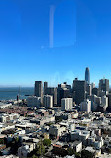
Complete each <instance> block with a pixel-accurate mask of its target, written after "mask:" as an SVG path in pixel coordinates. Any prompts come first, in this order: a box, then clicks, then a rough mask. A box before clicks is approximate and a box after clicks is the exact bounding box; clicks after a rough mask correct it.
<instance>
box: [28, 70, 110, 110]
mask: <svg viewBox="0 0 111 158" xmlns="http://www.w3.org/2000/svg"><path fill="white" fill-rule="evenodd" d="M28 105H29V106H32V107H33V105H36V106H37V107H41V106H44V107H47V108H52V107H61V109H64V110H72V108H73V107H78V108H79V109H80V110H81V111H87V112H91V111H106V110H110V107H111V94H110V92H109V80H108V79H105V78H103V79H100V80H99V85H98V87H95V83H90V71H89V68H88V67H86V70H85V79H84V80H78V78H75V79H74V80H73V83H72V86H71V85H69V84H67V82H64V83H61V84H58V87H49V86H48V82H44V86H43V82H42V81H35V92H34V96H31V97H29V98H28Z"/></svg>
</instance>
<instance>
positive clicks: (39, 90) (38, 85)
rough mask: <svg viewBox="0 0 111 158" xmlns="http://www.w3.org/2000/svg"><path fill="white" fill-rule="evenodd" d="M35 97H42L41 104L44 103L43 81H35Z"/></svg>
mask: <svg viewBox="0 0 111 158" xmlns="http://www.w3.org/2000/svg"><path fill="white" fill-rule="evenodd" d="M35 96H36V97H41V104H42V103H43V84H42V81H35Z"/></svg>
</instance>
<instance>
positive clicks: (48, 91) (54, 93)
mask: <svg viewBox="0 0 111 158" xmlns="http://www.w3.org/2000/svg"><path fill="white" fill-rule="evenodd" d="M45 94H48V95H52V96H53V105H57V88H54V87H48V88H46V91H45Z"/></svg>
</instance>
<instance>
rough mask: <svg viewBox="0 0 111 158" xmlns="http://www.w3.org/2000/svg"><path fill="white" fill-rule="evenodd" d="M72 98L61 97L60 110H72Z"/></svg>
mask: <svg viewBox="0 0 111 158" xmlns="http://www.w3.org/2000/svg"><path fill="white" fill-rule="evenodd" d="M72 105H73V99H72V98H63V99H61V110H63V111H65V110H66V111H68V110H72Z"/></svg>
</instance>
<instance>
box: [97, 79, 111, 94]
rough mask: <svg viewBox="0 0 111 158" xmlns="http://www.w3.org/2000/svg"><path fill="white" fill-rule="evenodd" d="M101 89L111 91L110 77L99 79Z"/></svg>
mask: <svg viewBox="0 0 111 158" xmlns="http://www.w3.org/2000/svg"><path fill="white" fill-rule="evenodd" d="M99 91H105V92H109V80H108V79H101V80H99Z"/></svg>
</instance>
